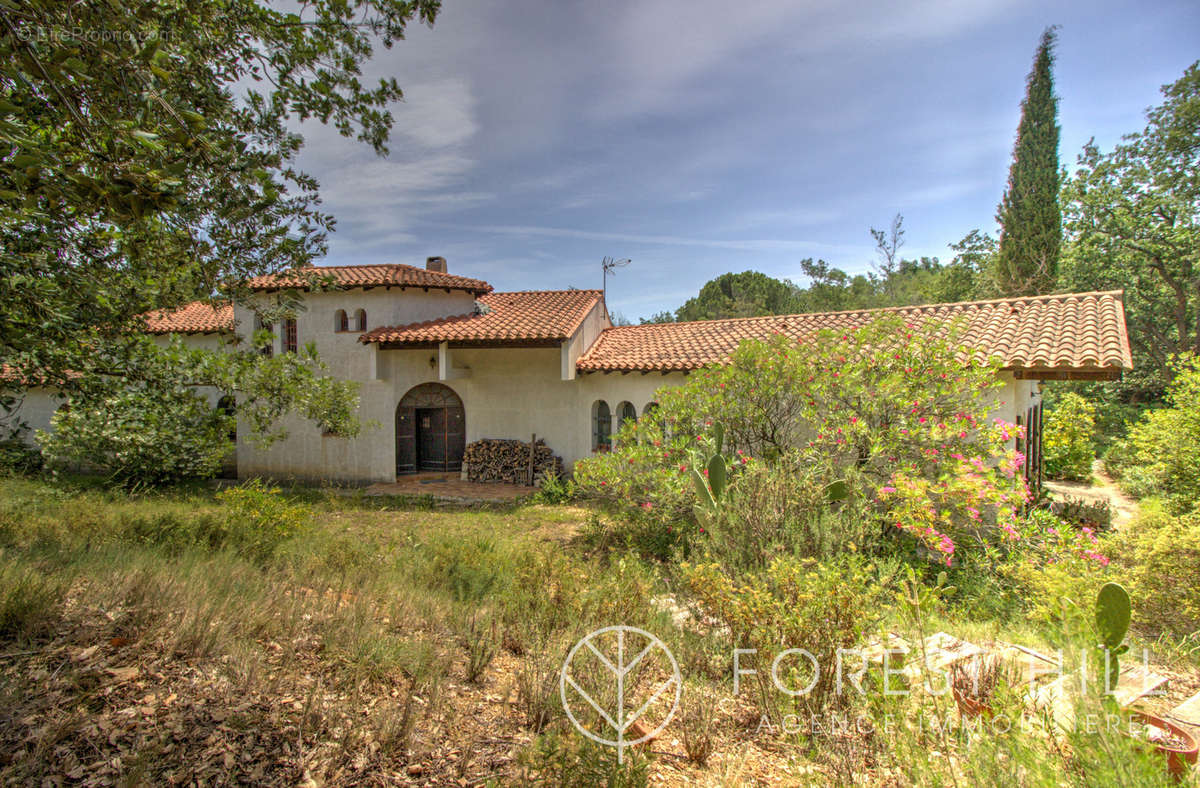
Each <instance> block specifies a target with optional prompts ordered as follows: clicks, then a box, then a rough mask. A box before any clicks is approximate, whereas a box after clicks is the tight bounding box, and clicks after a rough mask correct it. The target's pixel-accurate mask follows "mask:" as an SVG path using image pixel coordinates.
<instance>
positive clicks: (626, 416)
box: [613, 401, 637, 443]
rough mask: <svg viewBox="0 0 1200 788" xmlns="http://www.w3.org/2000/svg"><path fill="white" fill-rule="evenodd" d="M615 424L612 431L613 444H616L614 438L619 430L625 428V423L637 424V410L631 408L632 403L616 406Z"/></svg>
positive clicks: (627, 402)
mask: <svg viewBox="0 0 1200 788" xmlns="http://www.w3.org/2000/svg"><path fill="white" fill-rule="evenodd" d="M616 416H617V423H616V428H615V429H614V430H613V443H616V436H617V434H618V433H620V432H621V428H622V427H624V426H625V422H633V423H635V424H636V423H637V408H635V407H633V403H632V402H629V401H626V402H622V403H621V404H620V405H617V414H616Z"/></svg>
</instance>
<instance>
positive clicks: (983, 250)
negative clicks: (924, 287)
mask: <svg viewBox="0 0 1200 788" xmlns="http://www.w3.org/2000/svg"><path fill="white" fill-rule="evenodd" d="M950 249H951V251H953V252H954V257H953V259H951V261H950V263H949V264H948V265H947V266H946V267H945V272H944V274H943V276H942V281H941V282H939V283H938V285H939V286H938V289H937V295H938V297H937V298H936V299H934V300H935V301H937V302H943V303H950V302H954V301H970V300H972V299H976V298H992V297H995V296H998V295H999V293H998V292H997V291H996V289H995V279H994V277H993V276H992V272H993V271H994V270H995V265H996V253H997V249H998V244H997V243H996V239H995V238H993V237H992V236H991V235H989V234H988V233H985V232H981V231H980V230H979V229H974V230H972V231H971V232H969V233H967V234H966V235H965V236H963V238H962V240H960V241H958V242H957V243H952V244H950Z"/></svg>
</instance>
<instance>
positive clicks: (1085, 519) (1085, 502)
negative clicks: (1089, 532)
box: [1048, 497, 1113, 531]
mask: <svg viewBox="0 0 1200 788" xmlns="http://www.w3.org/2000/svg"><path fill="white" fill-rule="evenodd" d="M1048 508H1049V510H1050V512H1051V513H1052V514H1054V515H1055V516H1057V517H1061V518H1062V519H1064V520H1066V521H1067V522H1068V523H1073V524H1074V525H1078V526H1086V527H1088V528H1091V529H1093V530H1096V531H1107V530H1108V529H1109V528H1111V527H1112V519H1113V508H1112V505H1111V504H1110V503H1109V502H1108V501H1107V500H1102V499H1098V498H1074V497H1067V498H1064V499H1059V500H1054V501H1051V502H1050V505H1049V507H1048Z"/></svg>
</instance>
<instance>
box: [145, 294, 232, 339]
mask: <svg viewBox="0 0 1200 788" xmlns="http://www.w3.org/2000/svg"><path fill="white" fill-rule="evenodd" d="M146 331H148V332H149V333H151V334H212V333H222V332H226V331H233V305H232V304H218V305H216V306H213V305H212V304H209V303H206V302H204V301H193V302H192V303H190V304H185V305H184V306H181V307H179V308H178V309H176V310H173V311H171V310H161V311H158V312H151V313H150V314H148V315H146Z"/></svg>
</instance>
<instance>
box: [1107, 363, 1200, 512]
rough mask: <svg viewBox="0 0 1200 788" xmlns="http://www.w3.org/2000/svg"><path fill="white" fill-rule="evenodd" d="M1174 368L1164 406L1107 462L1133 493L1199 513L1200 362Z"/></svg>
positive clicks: (1116, 447) (1134, 430)
mask: <svg viewBox="0 0 1200 788" xmlns="http://www.w3.org/2000/svg"><path fill="white" fill-rule="evenodd" d="M1175 367H1176V368H1175V372H1176V373H1177V374H1176V377H1175V379H1174V381H1173V382H1172V383H1171V385H1170V387H1169V389H1168V390H1167V398H1166V400H1167V405H1168V407H1165V408H1160V409H1157V410H1151V411H1147V412H1146V413H1144V414H1143V415H1142V418H1141V420H1140V421H1138V422H1137V423H1136V424H1134V425H1132V426H1130V428H1129V434H1128V435H1126V436H1125V438H1124V439H1123V440H1121V441H1118V442H1117V443H1116V444H1114V446H1113V449H1112V451H1110V452H1109V453H1108V455H1107V462H1108V465H1109V467H1110V468H1112V469H1113V471H1115V472H1116V473H1118V474H1119V475H1120V478H1121V485H1122V486H1123V487H1125V488H1126V489H1127V490H1129V491H1130V492H1131V493H1133V494H1134V495H1137V496H1145V495H1161V496H1163V497H1164V498H1165V499H1166V502H1167V505H1168V508H1169V509H1170V510H1171V511H1172V513H1175V514H1179V513H1182V512H1187V511H1195V510H1197V509H1200V359H1197V358H1194V357H1192V358H1188V359H1186V360H1181V361H1179V362H1177V364H1176V365H1175Z"/></svg>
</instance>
